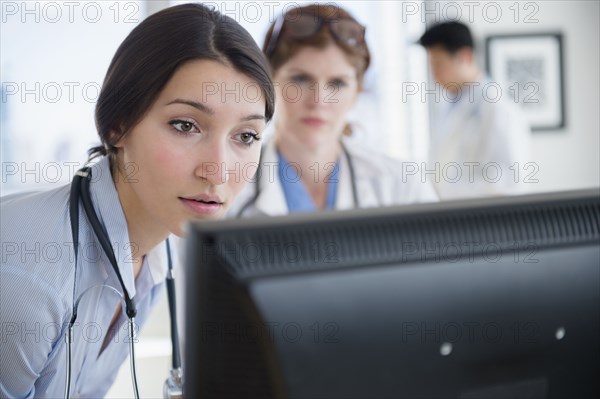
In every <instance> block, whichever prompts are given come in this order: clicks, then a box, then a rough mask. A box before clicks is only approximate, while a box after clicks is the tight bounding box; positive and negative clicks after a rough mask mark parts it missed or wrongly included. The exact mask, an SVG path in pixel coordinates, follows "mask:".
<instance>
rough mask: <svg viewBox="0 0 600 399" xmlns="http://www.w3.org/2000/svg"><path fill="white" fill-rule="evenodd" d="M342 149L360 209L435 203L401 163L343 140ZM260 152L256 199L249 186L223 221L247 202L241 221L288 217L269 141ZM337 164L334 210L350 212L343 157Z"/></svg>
mask: <svg viewBox="0 0 600 399" xmlns="http://www.w3.org/2000/svg"><path fill="white" fill-rule="evenodd" d="M344 146H345V147H346V149H347V151H348V154H349V155H350V158H351V159H352V163H353V166H354V173H355V177H356V190H357V194H358V202H359V207H360V208H368V207H378V206H390V205H401V204H410V203H416V202H434V201H437V196H436V194H435V191H434V190H433V187H432V186H431V184H429V183H427V182H424V183H423V182H421V178H420V177H419V176H416V175H406V174H403V173H402V170H403V166H402V162H401V161H398V160H395V159H392V158H390V157H387V156H385V155H383V154H379V153H375V152H372V151H369V150H366V149H365V147H363V146H360V145H359V144H357V143H355V142H353V141H352V140H347V139H346V140H344ZM262 151H263V154H262V166H261V167H262V173H261V176H260V183H259V185H260V193H259V195H258V197H257V198H256V200H255V201H252V199H253V197H254V196H255V193H256V183H254V182H250V183H249V184H248V185H247V186H246V187H245V189H244V190H243V191H242V192H241V193H240V195H239V196H238V197H237V198H236V200H235V202H234V203H233V204H232V206H231V208H230V210H229V212H228V213H227V217H230V218H233V217H238V213H239V211H240V209H242V208H243V207H244V205H245V204H246V203H248V202H249V201H251V204H250V205H249V206H248V207H247V208H246V210H245V211H244V212H243V214H242V215H241V217H252V216H278V215H286V214H288V213H289V211H288V207H287V203H286V200H285V195H284V193H283V188H282V186H281V182H280V180H279V174H278V168H277V165H278V164H277V162H278V157H277V151H276V149H275V145H274V142H273V140H270V141H269V142H268V143H267V144H266V145H265V147H264V148H263V150H262ZM339 162H340V164H339V174H338V183H337V184H338V186H337V190H338V191H337V196H336V202H335V209H336V210H343V209H352V208H355V204H354V198H353V195H352V183H351V178H350V176H351V174H350V169H349V166H348V162H347V159H346V157H345V156H344V155H342V156H340V160H339ZM405 175H406V176H405Z"/></svg>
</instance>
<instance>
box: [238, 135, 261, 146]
mask: <svg viewBox="0 0 600 399" xmlns="http://www.w3.org/2000/svg"><path fill="white" fill-rule="evenodd" d="M239 137H240V141H241V142H242V144H245V145H251V144H253V143H254V142H255V141H260V137H258V134H256V133H251V132H244V133H240V135H239Z"/></svg>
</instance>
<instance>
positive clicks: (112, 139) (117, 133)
mask: <svg viewBox="0 0 600 399" xmlns="http://www.w3.org/2000/svg"><path fill="white" fill-rule="evenodd" d="M108 137H109V140H108V142H109V143H110V145H111V146H112V147H116V148H123V146H124V145H125V134H123V128H122V127H113V128H112V129H110V132H108Z"/></svg>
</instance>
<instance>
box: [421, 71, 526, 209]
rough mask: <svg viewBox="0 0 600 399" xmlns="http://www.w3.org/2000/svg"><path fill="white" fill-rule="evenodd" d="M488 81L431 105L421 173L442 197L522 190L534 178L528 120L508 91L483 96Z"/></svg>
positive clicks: (510, 192)
mask: <svg viewBox="0 0 600 399" xmlns="http://www.w3.org/2000/svg"><path fill="white" fill-rule="evenodd" d="M486 83H489V81H487V80H482V81H481V82H480V85H479V86H476V87H474V89H473V92H474V95H473V97H472V98H469V95H468V93H467V92H463V94H462V96H461V98H460V100H459V101H458V102H456V103H455V104H450V103H447V102H443V103H440V104H438V106H437V107H435V109H434V118H433V123H432V132H431V143H430V152H429V162H428V165H427V171H426V173H425V175H426V178H427V180H429V181H431V182H432V183H433V184H434V187H435V189H436V192H437V194H438V196H439V197H440V199H441V200H449V199H459V198H469V197H484V196H494V195H509V194H523V193H526V192H527V191H528V188H529V186H531V184H530V183H534V182H535V176H534V175H535V170H536V165H535V164H534V163H532V159H531V155H530V147H531V131H530V128H529V125H528V122H527V120H526V118H525V116H524V114H523V112H522V111H521V110H520V109H519V106H518V105H517V104H515V103H514V101H513V100H512V99H511V98H509V95H508V94H509V93H506V92H505V93H502V95H501V96H499V98H498V96H496V95H495V92H494V89H493V88H490V89H489V91H488V94H486V95H484V94H483V90H482V89H483V87H484V86H485V85H486ZM488 87H491V86H488ZM495 100H497V101H496V102H494V101H495Z"/></svg>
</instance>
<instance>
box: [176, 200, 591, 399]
mask: <svg viewBox="0 0 600 399" xmlns="http://www.w3.org/2000/svg"><path fill="white" fill-rule="evenodd" d="M187 259H188V261H187V271H186V273H187V282H186V284H187V285H186V287H187V292H186V300H187V302H186V316H187V318H186V340H185V341H186V351H185V362H186V369H185V382H184V392H185V396H188V397H193V398H272V397H273V398H275V397H277V398H279V397H281V398H557V397H565V398H582V397H594V398H597V397H599V393H600V389H599V381H600V379H599V378H598V376H599V375H600V350H599V337H600V330H599V317H600V295H599V292H600V273H599V270H600V191H599V190H597V189H592V190H585V191H575V192H565V193H551V194H550V193H549V194H543V195H529V196H519V197H505V198H490V199H481V200H474V201H463V202H447V203H437V204H421V205H411V206H404V207H392V208H379V209H366V210H355V211H344V212H323V213H315V214H296V215H291V216H287V217H277V218H263V219H247V220H226V221H219V222H215V223H212V222H211V223H205V222H202V223H196V224H193V225H192V226H191V228H190V239H189V243H188V251H187Z"/></svg>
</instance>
